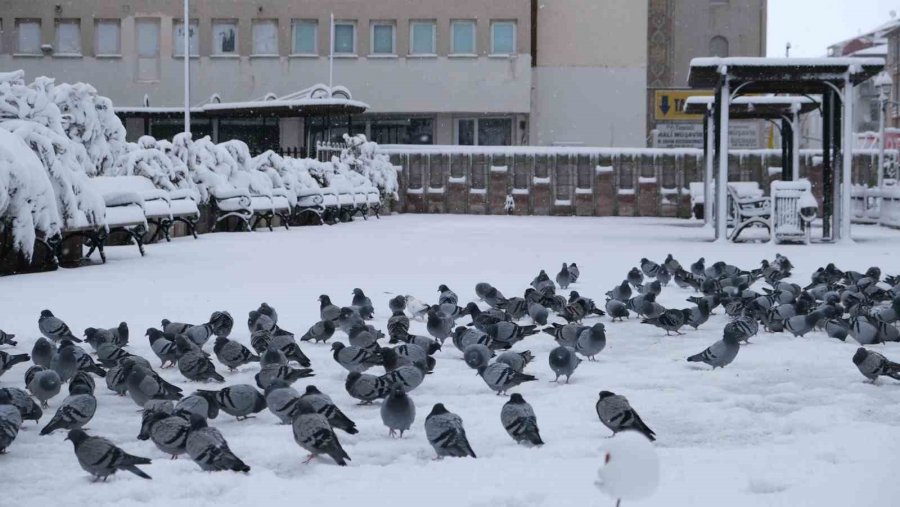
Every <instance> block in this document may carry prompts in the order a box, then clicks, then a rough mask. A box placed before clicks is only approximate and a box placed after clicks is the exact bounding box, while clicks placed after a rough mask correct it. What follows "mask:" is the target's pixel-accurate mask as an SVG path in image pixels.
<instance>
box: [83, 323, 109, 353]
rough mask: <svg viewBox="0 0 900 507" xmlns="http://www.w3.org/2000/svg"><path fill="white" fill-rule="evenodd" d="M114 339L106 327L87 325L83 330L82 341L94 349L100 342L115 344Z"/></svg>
mask: <svg viewBox="0 0 900 507" xmlns="http://www.w3.org/2000/svg"><path fill="white" fill-rule="evenodd" d="M114 340H115V338H114V337H113V334H112V332H110V331H109V330H108V329H97V328H94V327H89V328H87V329H85V330H84V341H86V342H87V344H88V345H90V346H91V348H93V349H94V350H97V347H99V346H100V344H102V343H112V344H113V345H117V344H116V343H115V342H114Z"/></svg>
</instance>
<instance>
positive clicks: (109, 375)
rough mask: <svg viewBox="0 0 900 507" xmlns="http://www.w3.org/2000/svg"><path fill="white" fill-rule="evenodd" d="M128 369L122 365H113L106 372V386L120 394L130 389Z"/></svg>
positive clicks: (123, 394)
mask: <svg viewBox="0 0 900 507" xmlns="http://www.w3.org/2000/svg"><path fill="white" fill-rule="evenodd" d="M127 373H128V372H127V371H125V369H124V368H122V366H121V365H117V366H113V367H112V368H110V369H109V370H107V372H106V388H107V389H109V390H110V391H112V392H114V393H116V394H117V395H119V396H125V393H126V392H127V391H128V375H127Z"/></svg>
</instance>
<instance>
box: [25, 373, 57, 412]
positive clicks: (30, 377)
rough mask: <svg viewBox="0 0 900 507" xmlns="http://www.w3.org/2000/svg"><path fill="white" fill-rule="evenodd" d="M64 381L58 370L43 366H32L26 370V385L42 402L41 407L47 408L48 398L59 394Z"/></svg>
mask: <svg viewBox="0 0 900 507" xmlns="http://www.w3.org/2000/svg"><path fill="white" fill-rule="evenodd" d="M62 383H63V381H62V380H61V379H60V378H59V374H57V373H56V371H54V370H47V369H44V368H43V367H42V366H32V367H31V368H28V371H26V372H25V385H26V386H27V387H28V390H29V391H30V392H31V394H32V395H33V396H34V397H35V398H37V399H38V401H40V402H41V408H47V407H48V405H47V400H49V399H50V398H53V397H54V396H56V395H57V394H59V390H60V388H61V387H62Z"/></svg>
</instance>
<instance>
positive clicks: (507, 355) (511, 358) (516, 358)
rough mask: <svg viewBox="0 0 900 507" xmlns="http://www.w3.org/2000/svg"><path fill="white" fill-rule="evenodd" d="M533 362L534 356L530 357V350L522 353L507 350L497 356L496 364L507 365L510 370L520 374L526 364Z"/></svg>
mask: <svg viewBox="0 0 900 507" xmlns="http://www.w3.org/2000/svg"><path fill="white" fill-rule="evenodd" d="M533 360H534V356H532V355H531V351H530V350H526V351H524V352H513V351H511V350H508V351H506V352H504V353H502V354H500V355H499V356H497V362H498V363H504V364H507V365H509V367H510V368H512V369H514V370H516V371H517V372H519V373H522V372H523V371H524V370H525V367H526V366H527V365H528V363H530V362H531V361H533Z"/></svg>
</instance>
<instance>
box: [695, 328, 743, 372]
mask: <svg viewBox="0 0 900 507" xmlns="http://www.w3.org/2000/svg"><path fill="white" fill-rule="evenodd" d="M726 331H727V330H726ZM740 350H741V345H740V341H739V337H738V336H737V335H735V334H732V333H730V332H725V333H724V336H723V337H722V339H721V340H719V341H717V342H716V343H713V344H712V345H710V346H709V347H708V348H707V349H706V350H704V351H703V352H701V353H699V354H695V355H693V356H691V357H689V358H688V359H687V360H688V361H689V362H692V363H706V364H708V365H710V366H712V367H713V369H714V370H715V369H716V368H724V367H726V366H728V365H729V364H731V362H732V361H734V358H735V357H737V354H738V351H740Z"/></svg>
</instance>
